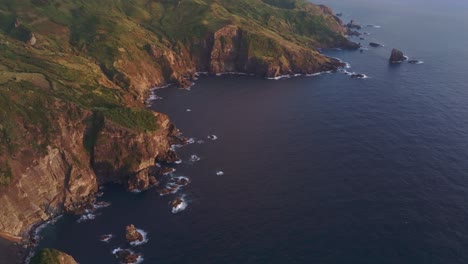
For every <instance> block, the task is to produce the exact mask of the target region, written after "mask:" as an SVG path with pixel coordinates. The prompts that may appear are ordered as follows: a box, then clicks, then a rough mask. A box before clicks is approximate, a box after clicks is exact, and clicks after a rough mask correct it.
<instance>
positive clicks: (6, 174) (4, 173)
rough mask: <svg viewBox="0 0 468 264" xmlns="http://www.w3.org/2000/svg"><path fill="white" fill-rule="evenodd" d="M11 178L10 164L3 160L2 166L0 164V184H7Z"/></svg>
mask: <svg viewBox="0 0 468 264" xmlns="http://www.w3.org/2000/svg"><path fill="white" fill-rule="evenodd" d="M11 178H12V174H11V168H10V165H9V164H8V162H6V161H5V162H4V163H3V164H2V166H0V185H8V184H9V183H10V181H11Z"/></svg>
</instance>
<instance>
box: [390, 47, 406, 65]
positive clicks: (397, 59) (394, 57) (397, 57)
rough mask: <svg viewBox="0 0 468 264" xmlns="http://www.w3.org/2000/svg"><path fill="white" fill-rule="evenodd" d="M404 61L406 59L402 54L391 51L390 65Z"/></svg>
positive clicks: (394, 50) (397, 51)
mask: <svg viewBox="0 0 468 264" xmlns="http://www.w3.org/2000/svg"><path fill="white" fill-rule="evenodd" d="M404 60H406V57H405V55H403V52H401V51H400V50H397V49H393V50H392V54H391V55H390V63H400V62H402V61H404Z"/></svg>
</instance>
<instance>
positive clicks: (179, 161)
mask: <svg viewBox="0 0 468 264" xmlns="http://www.w3.org/2000/svg"><path fill="white" fill-rule="evenodd" d="M174 163H175V164H181V163H182V160H181V159H180V160H176V161H175V162H174Z"/></svg>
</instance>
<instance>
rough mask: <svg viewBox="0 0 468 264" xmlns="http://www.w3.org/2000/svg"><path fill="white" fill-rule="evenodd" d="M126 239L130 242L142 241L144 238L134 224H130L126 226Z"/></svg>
mask: <svg viewBox="0 0 468 264" xmlns="http://www.w3.org/2000/svg"><path fill="white" fill-rule="evenodd" d="M125 239H126V240H127V241H128V242H142V241H143V239H144V238H143V235H142V234H141V233H140V232H138V230H136V228H135V226H134V225H129V226H127V227H126V228H125Z"/></svg>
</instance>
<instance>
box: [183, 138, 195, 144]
mask: <svg viewBox="0 0 468 264" xmlns="http://www.w3.org/2000/svg"><path fill="white" fill-rule="evenodd" d="M185 143H186V144H193V143H195V139H194V138H189V139H187V141H185Z"/></svg>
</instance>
